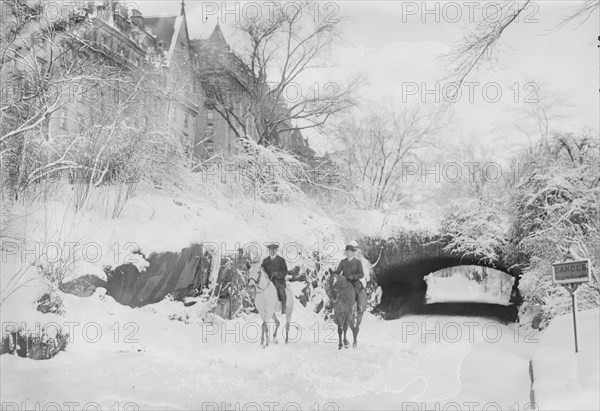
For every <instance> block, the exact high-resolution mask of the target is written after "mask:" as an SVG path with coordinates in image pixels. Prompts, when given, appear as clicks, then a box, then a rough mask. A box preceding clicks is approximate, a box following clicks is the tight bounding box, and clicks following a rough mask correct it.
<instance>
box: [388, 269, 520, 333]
mask: <svg viewBox="0 0 600 411" xmlns="http://www.w3.org/2000/svg"><path fill="white" fill-rule="evenodd" d="M451 260H453V259H448V261H440V260H439V259H438V260H436V261H423V260H420V261H415V262H409V263H404V264H396V265H394V266H391V267H388V268H387V269H384V270H382V271H381V272H380V273H378V274H377V282H378V284H379V285H380V286H381V288H382V297H381V303H380V305H379V307H378V309H379V311H380V312H381V313H382V314H383V318H385V319H388V320H393V319H397V318H400V317H402V316H405V315H441V316H465V317H483V318H490V319H494V320H497V321H500V322H502V323H512V322H516V321H517V320H518V304H519V300H520V298H519V294H518V288H517V286H518V277H515V276H513V275H511V274H508V273H506V272H505V271H502V270H497V269H492V268H489V267H484V266H480V265H473V264H460V261H459V262H458V264H456V261H451ZM444 266H445V267H444Z"/></svg>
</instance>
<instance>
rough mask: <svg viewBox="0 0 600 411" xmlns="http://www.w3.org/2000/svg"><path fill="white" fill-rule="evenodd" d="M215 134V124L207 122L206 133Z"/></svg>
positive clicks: (208, 134)
mask: <svg viewBox="0 0 600 411" xmlns="http://www.w3.org/2000/svg"><path fill="white" fill-rule="evenodd" d="M214 134H215V126H214V125H212V124H207V126H206V135H207V136H213V135H214Z"/></svg>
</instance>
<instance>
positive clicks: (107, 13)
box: [2, 0, 312, 164]
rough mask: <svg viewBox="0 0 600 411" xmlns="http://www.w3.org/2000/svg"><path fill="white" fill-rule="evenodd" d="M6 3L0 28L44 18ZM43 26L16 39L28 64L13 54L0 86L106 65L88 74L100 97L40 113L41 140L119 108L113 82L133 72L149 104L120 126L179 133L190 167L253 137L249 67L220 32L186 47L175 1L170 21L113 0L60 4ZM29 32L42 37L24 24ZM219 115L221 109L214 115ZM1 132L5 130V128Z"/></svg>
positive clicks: (298, 144) (296, 133)
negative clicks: (27, 17)
mask: <svg viewBox="0 0 600 411" xmlns="http://www.w3.org/2000/svg"><path fill="white" fill-rule="evenodd" d="M11 2H12V4H14V5H15V7H14V8H13V10H15V16H12V17H11V16H4V15H3V16H2V19H3V23H6V22H10V21H13V20H15V21H16V20H18V17H19V16H16V14H19V13H21V11H23V12H26V13H30V14H31V15H34V16H38V17H40V16H43V14H44V10H42V11H41V12H40V11H39V10H38V8H39V3H38V2H37V1H35V0H11ZM36 10H37V11H36ZM36 13H37V14H36ZM11 19H12V20H11ZM46 23H47V22H43V21H42V19H41V17H40V19H39V20H38V25H41V24H46ZM51 23H52V24H51V25H49V26H48V27H50V29H49V30H48V33H50V34H49V35H48V36H47V37H44V36H36V35H22V36H21V37H22V38H20V39H19V41H20V42H22V43H23V44H22V45H21V46H20V49H23V50H24V49H27V50H28V53H29V54H28V57H26V58H21V57H18V56H17V54H19V53H15V55H14V56H12V64H11V65H7V64H4V65H3V68H2V77H3V80H4V79H6V78H9V77H10V78H11V79H13V78H17V77H19V76H21V77H23V78H25V77H26V76H24V75H22V73H24V72H26V71H29V72H31V73H29V78H30V82H31V83H35V82H36V81H39V80H40V79H41V78H42V77H43V76H44V74H45V73H46V72H47V67H48V66H55V65H56V64H61V65H62V66H63V67H64V70H68V69H72V68H73V67H74V66H73V65H81V66H82V64H83V63H82V62H85V64H86V65H87V66H89V67H92V68H97V67H100V66H102V67H104V66H106V67H107V70H106V72H109V73H110V76H109V75H107V74H105V73H104V72H100V71H98V72H97V73H95V75H96V76H99V77H103V76H106V77H103V78H100V79H99V81H98V84H101V85H102V86H101V87H99V89H97V90H96V89H94V88H93V87H90V90H86V91H87V92H81V90H78V91H76V92H71V91H69V92H67V93H66V94H65V95H64V97H61V98H60V99H59V100H60V101H57V102H56V104H55V106H53V107H52V110H51V111H48V113H46V117H47V119H46V120H45V124H46V127H45V128H43V130H46V131H44V132H46V133H47V138H48V139H52V137H53V136H56V135H57V134H60V133H78V132H82V131H84V130H85V129H86V127H88V123H89V122H90V121H91V119H92V118H93V116H94V111H95V110H96V111H97V110H98V108H99V107H101V106H102V107H108V108H112V107H110V105H111V104H112V105H115V106H117V104H113V103H115V102H117V103H119V104H120V103H122V101H121V100H123V99H126V98H127V96H128V90H123V89H121V88H119V87H121V84H123V83H124V82H123V81H121V80H122V78H124V77H126V76H128V75H132V74H136V73H138V74H139V73H143V74H142V76H143V77H146V80H148V78H150V79H151V84H152V85H153V87H150V88H151V89H152V90H151V91H150V93H149V94H148V95H147V98H146V97H144V98H142V99H141V101H139V103H138V104H133V105H130V106H131V107H130V108H129V109H128V110H129V111H130V112H128V113H127V116H128V118H130V119H131V121H132V122H134V123H135V124H136V125H137V126H138V127H141V128H142V129H146V130H153V129H155V128H156V127H161V130H166V129H168V130H171V131H172V132H173V133H175V134H177V135H178V136H179V137H180V138H181V141H182V143H183V145H184V146H185V152H186V154H187V155H188V156H189V158H190V164H193V163H194V161H195V162H196V163H197V162H199V161H202V160H206V159H207V158H211V157H213V156H215V155H223V156H228V155H232V154H235V153H236V152H239V150H240V149H242V143H241V142H242V141H243V139H244V138H249V139H254V140H255V141H256V140H257V139H258V138H259V137H258V132H257V130H256V119H255V118H254V117H253V115H252V114H251V112H252V111H251V110H250V106H251V104H252V101H251V99H252V97H251V96H250V95H248V94H247V93H245V92H244V87H243V85H244V84H248V82H250V81H251V79H250V78H249V77H248V74H247V67H244V66H243V63H242V61H241V59H239V58H238V57H237V56H236V55H235V53H233V52H232V50H231V48H230V46H229V44H228V43H227V41H226V40H225V37H224V35H223V33H222V31H221V28H220V26H219V25H218V24H217V25H216V27H215V28H214V30H213V32H212V34H211V35H210V37H209V38H208V39H197V40H192V39H190V36H189V32H188V21H187V17H186V12H185V6H184V4H183V2H182V5H181V10H180V13H179V14H178V15H175V16H159V17H144V16H143V15H142V14H141V13H140V12H139V11H137V10H133V9H127V8H126V7H125V6H124V5H123V3H121V2H120V1H118V0H102V1H90V2H82V3H74V5H72V4H71V3H68V4H67V3H65V5H62V6H61V18H60V19H57V20H56V21H52V22H51ZM3 25H4V24H3ZM58 26H60V27H58ZM29 32H30V34H35V33H38V32H40V30H39V27H37V28H36V27H35V26H34V25H32V26H31V29H30V30H29ZM7 33H8V32H7ZM24 33H27V31H25V32H24ZM65 50H67V51H66V52H65ZM59 55H60V57H57V56H59ZM8 58H9V59H10V58H11V56H8ZM82 67H83V66H82ZM108 68H110V70H109V69H108ZM92 71H93V70H92ZM244 73H246V74H244ZM92 77H93V76H92ZM109 77H110V78H112V79H114V80H115V81H114V82H113V83H112V85H111V86H107V85H106V84H107V83H109V81H108V79H109ZM13 84H14V83H13ZM115 84H116V85H117V89H115ZM211 84H212V85H219V87H223V88H224V89H226V90H227V93H226V94H221V95H220V97H219V101H218V103H219V104H216V103H217V100H215V89H214V88H213V87H212V86H211ZM81 85H82V83H81V82H80V84H79V85H78V86H81ZM240 86H242V87H240ZM26 87H27V86H26ZM26 87H25V88H26ZM92 89H94V90H92ZM91 91H94V92H91ZM115 98H116V99H117V100H115ZM59 103H60V104H59ZM277 104H278V110H281V111H285V110H287V108H286V105H285V104H284V102H277ZM223 107H226V108H227V110H222V109H220V108H223ZM132 110H135V111H136V112H135V113H133V112H131V111H132ZM3 121H4V119H3ZM7 124H8V123H6V124H4V125H3V127H10V126H8V125H7ZM285 128H286V129H287V130H286V131H285V132H281V133H279V134H278V136H279V138H278V139H277V141H275V144H277V145H280V146H282V147H286V148H288V149H290V150H292V151H295V152H298V153H302V152H303V153H309V154H310V153H311V152H312V150H310V147H308V143H307V141H306V139H304V138H303V136H302V133H301V132H300V130H298V129H294V127H293V126H292V125H291V124H286V125H285Z"/></svg>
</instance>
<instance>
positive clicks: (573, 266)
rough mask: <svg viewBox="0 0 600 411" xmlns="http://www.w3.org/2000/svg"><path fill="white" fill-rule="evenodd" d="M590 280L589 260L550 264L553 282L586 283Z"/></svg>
mask: <svg viewBox="0 0 600 411" xmlns="http://www.w3.org/2000/svg"><path fill="white" fill-rule="evenodd" d="M590 280H591V278H590V260H578V261H564V262H560V263H554V264H552V282H553V283H554V284H572V283H587V282H588V281H590Z"/></svg>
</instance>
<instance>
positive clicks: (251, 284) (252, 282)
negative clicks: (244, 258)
mask: <svg viewBox="0 0 600 411" xmlns="http://www.w3.org/2000/svg"><path fill="white" fill-rule="evenodd" d="M260 275H261V270H260V269H258V270H248V281H247V282H246V291H247V292H248V295H249V296H250V298H251V299H252V300H254V297H256V287H257V286H258V282H259V281H260Z"/></svg>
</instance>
